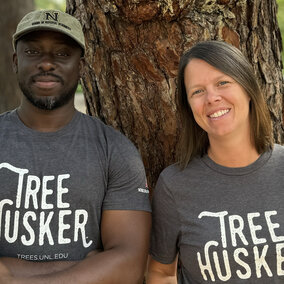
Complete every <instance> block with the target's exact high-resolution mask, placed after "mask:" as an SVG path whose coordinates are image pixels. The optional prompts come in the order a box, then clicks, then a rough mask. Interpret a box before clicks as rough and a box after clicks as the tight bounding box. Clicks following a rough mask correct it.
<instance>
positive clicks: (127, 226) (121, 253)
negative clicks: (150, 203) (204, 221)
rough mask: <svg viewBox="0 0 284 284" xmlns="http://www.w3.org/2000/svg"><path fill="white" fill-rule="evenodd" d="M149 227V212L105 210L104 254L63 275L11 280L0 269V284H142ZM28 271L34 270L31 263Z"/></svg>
mask: <svg viewBox="0 0 284 284" xmlns="http://www.w3.org/2000/svg"><path fill="white" fill-rule="evenodd" d="M150 227H151V214H150V213H148V212H144V211H132V210H105V211H103V214H102V221H101V235H102V242H103V246H104V251H103V252H100V253H97V254H95V253H94V254H91V255H89V256H88V257H86V258H85V259H84V260H82V261H80V262H78V263H76V264H73V265H72V266H71V267H69V268H67V269H64V270H62V271H58V272H54V273H49V274H44V275H37V273H36V271H30V273H31V272H34V274H33V275H34V276H30V277H24V278H23V277H17V276H14V275H12V276H10V275H9V271H7V270H5V266H4V267H1V266H0V284H2V283H5V284H9V283H11V284H35V283H37V284H38V283H41V284H45V283H46V284H47V283H48V284H53V283H56V284H58V283H61V284H65V283H66V284H67V283H68V284H72V283H76V284H80V283H93V284H96V283H104V284H120V283H121V284H122V283H123V284H135V283H137V284H138V283H139V284H141V283H142V280H143V274H144V271H145V265H146V259H147V253H148V247H149V237H150ZM28 267H29V269H32V270H33V268H31V266H30V263H28V265H27V268H28ZM1 276H2V279H1ZM4 281H5V282H4Z"/></svg>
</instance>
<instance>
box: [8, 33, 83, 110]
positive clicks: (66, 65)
mask: <svg viewBox="0 0 284 284" xmlns="http://www.w3.org/2000/svg"><path fill="white" fill-rule="evenodd" d="M81 53H82V50H81V48H80V47H79V45H78V44H77V43H76V42H75V41H74V40H72V39H71V38H70V37H68V36H66V35H64V34H62V33H59V32H54V31H35V32H31V33H29V34H27V35H25V36H23V37H22V38H20V39H19V41H18V43H17V48H16V53H15V54H14V58H13V62H14V69H15V71H16V73H17V77H18V82H19V86H20V88H21V90H22V92H23V94H24V95H25V97H26V98H27V99H28V101H29V102H30V103H32V104H33V105H34V106H36V107H38V108H40V109H45V110H53V109H56V108H58V107H61V106H63V105H65V104H67V103H68V102H69V101H70V100H71V99H73V97H74V94H75V91H76V88H77V84H78V80H79V70H80V60H81Z"/></svg>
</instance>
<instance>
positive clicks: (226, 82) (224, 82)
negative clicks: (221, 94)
mask: <svg viewBox="0 0 284 284" xmlns="http://www.w3.org/2000/svg"><path fill="white" fill-rule="evenodd" d="M226 84H229V81H221V82H219V83H218V86H224V85H226Z"/></svg>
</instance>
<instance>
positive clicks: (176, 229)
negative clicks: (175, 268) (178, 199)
mask: <svg viewBox="0 0 284 284" xmlns="http://www.w3.org/2000/svg"><path fill="white" fill-rule="evenodd" d="M179 234H180V221H179V216H178V211H177V207H176V205H175V201H174V198H173V195H172V193H171V192H170V190H169V189H168V188H167V186H166V184H165V183H164V181H163V177H162V176H161V175H160V177H159V179H158V182H157V185H156V188H155V190H154V193H153V199H152V234H151V247H150V254H151V256H152V257H153V258H154V259H155V260H156V261H158V262H161V263H164V264H169V263H172V262H173V261H174V260H175V257H176V255H177V252H178V250H177V247H178V240H179Z"/></svg>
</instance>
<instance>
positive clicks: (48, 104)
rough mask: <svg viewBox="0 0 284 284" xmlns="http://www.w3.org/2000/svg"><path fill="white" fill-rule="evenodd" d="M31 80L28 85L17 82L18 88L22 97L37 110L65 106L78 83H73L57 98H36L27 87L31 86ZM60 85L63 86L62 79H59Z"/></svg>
mask: <svg viewBox="0 0 284 284" xmlns="http://www.w3.org/2000/svg"><path fill="white" fill-rule="evenodd" d="M32 81H33V78H32V79H31V80H30V81H29V84H26V83H23V82H21V81H20V80H19V86H20V89H21V90H22V92H23V94H24V96H25V97H26V98H27V100H28V101H29V102H30V103H31V104H32V105H34V106H35V107H37V108H40V109H43V110H54V109H57V108H59V107H61V106H64V105H66V104H67V103H68V102H69V101H70V100H71V99H72V98H73V96H74V94H75V92H76V89H77V86H78V82H75V83H74V85H73V86H71V87H70V88H69V89H67V90H64V91H63V92H62V93H61V94H60V95H58V96H57V97H55V96H46V97H36V96H35V95H34V93H33V92H32V90H31V88H30V87H29V86H30V85H31V84H32ZM60 82H61V84H63V81H62V79H61V78H60Z"/></svg>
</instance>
